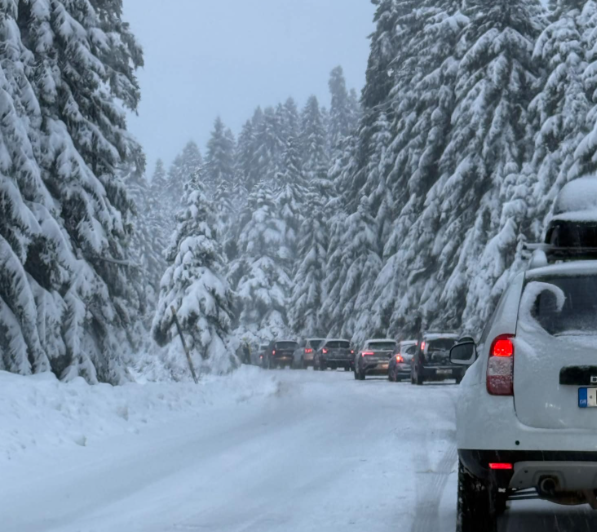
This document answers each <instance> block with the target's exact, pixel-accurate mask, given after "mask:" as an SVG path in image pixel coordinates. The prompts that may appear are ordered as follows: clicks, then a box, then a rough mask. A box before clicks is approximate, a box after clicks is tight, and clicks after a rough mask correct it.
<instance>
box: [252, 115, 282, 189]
mask: <svg viewBox="0 0 597 532" xmlns="http://www.w3.org/2000/svg"><path fill="white" fill-rule="evenodd" d="M285 149H286V144H285V142H284V138H283V131H282V124H281V120H280V115H279V114H278V113H276V111H275V110H274V108H273V107H267V108H266V109H265V110H264V111H263V114H262V116H261V117H260V120H259V121H258V122H257V125H256V127H255V145H254V155H255V157H254V172H253V173H254V175H255V177H256V178H257V179H258V180H265V181H269V182H270V183H272V185H273V186H275V185H274V182H275V178H276V175H277V174H278V173H279V172H280V171H281V170H282V159H283V156H284V151H285Z"/></svg>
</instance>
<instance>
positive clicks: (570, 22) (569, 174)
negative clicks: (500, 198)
mask: <svg viewBox="0 0 597 532" xmlns="http://www.w3.org/2000/svg"><path fill="white" fill-rule="evenodd" d="M549 18H550V23H549V25H548V26H547V27H546V28H545V29H544V30H543V33H542V34H541V35H540V36H539V38H538V40H537V43H536V44H535V51H534V54H533V59H534V61H535V63H536V65H537V67H536V68H537V70H539V71H541V70H542V71H543V76H542V78H541V80H540V86H541V90H540V91H539V93H538V94H537V96H536V97H535V99H534V100H533V102H532V103H531V106H530V110H529V113H530V121H531V126H532V129H533V131H536V132H537V133H536V135H535V150H534V153H533V159H532V162H531V163H530V164H529V165H528V169H527V174H528V178H527V182H528V185H527V187H528V188H527V190H526V191H525V194H528V195H529V196H530V198H531V200H532V201H533V203H534V205H533V206H534V208H533V209H531V211H530V212H529V213H528V215H527V219H528V221H529V225H530V227H528V228H527V231H526V232H527V234H528V235H529V236H531V235H532V236H533V237H534V238H535V239H536V241H539V239H540V238H541V236H542V233H543V230H544V227H545V221H546V217H547V216H548V214H549V213H550V211H551V209H552V205H553V202H554V200H555V198H556V196H557V194H558V192H559V191H560V189H561V188H562V186H563V185H565V184H566V183H567V182H568V181H569V180H570V179H572V178H574V177H577V176H578V175H579V174H580V173H581V172H584V171H586V170H588V169H587V168H584V167H583V166H584V165H583V164H582V163H580V164H579V161H578V159H577V158H576V151H577V149H578V147H579V145H581V143H582V141H583V139H584V138H585V137H586V135H587V134H588V133H589V131H590V129H591V124H590V121H589V120H587V116H588V115H589V113H590V110H591V108H592V107H593V104H592V103H591V92H593V91H590V92H587V90H586V89H587V88H589V87H590V84H587V83H586V81H588V80H586V79H585V73H586V72H587V70H588V63H587V56H588V55H589V54H590V53H591V49H592V46H590V47H589V49H588V50H587V44H588V42H589V40H588V39H586V36H588V35H589V34H590V33H593V32H595V29H596V28H595V23H596V22H597V21H596V18H597V17H596V4H595V2H593V1H588V2H587V1H585V0H583V1H579V0H557V1H554V2H553V12H552V13H551V14H550V17H549ZM596 44H597V40H596ZM594 88H595V89H597V85H594Z"/></svg>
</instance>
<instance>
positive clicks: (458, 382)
mask: <svg viewBox="0 0 597 532" xmlns="http://www.w3.org/2000/svg"><path fill="white" fill-rule="evenodd" d="M461 382H462V377H458V378H457V379H456V385H459V384H460V383H461Z"/></svg>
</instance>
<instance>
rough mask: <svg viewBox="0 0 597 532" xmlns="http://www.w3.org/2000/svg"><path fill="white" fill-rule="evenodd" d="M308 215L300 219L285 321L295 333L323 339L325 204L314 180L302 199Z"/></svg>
mask: <svg viewBox="0 0 597 532" xmlns="http://www.w3.org/2000/svg"><path fill="white" fill-rule="evenodd" d="M305 205H306V206H307V210H308V215H307V216H305V217H304V218H303V222H302V225H301V227H300V230H299V239H298V246H297V247H298V254H297V258H298V267H297V269H296V272H295V274H294V278H293V282H292V293H291V295H290V299H289V303H288V321H289V324H290V326H291V328H292V330H293V331H294V333H295V334H297V335H299V336H302V337H307V336H325V335H327V333H328V330H327V329H325V328H324V327H323V326H322V324H321V323H320V318H319V310H320V309H321V305H322V302H323V282H324V279H325V268H326V258H327V228H326V224H325V221H324V220H325V216H324V201H323V196H322V194H321V191H320V187H318V186H317V182H316V181H311V182H310V183H309V185H308V188H307V195H306V197H305Z"/></svg>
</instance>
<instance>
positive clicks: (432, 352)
mask: <svg viewBox="0 0 597 532" xmlns="http://www.w3.org/2000/svg"><path fill="white" fill-rule="evenodd" d="M457 340H458V335H456V334H451V333H427V334H424V335H423V339H422V341H421V342H420V344H419V345H418V346H417V350H416V353H415V356H414V357H413V359H412V364H411V382H412V383H413V384H417V385H421V384H423V383H424V382H425V381H444V380H449V379H454V380H455V381H456V383H457V384H460V381H461V380H462V379H463V377H464V373H465V368H464V367H463V366H458V365H456V364H453V363H452V362H451V361H450V349H452V347H454V345H456V342H457Z"/></svg>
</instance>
